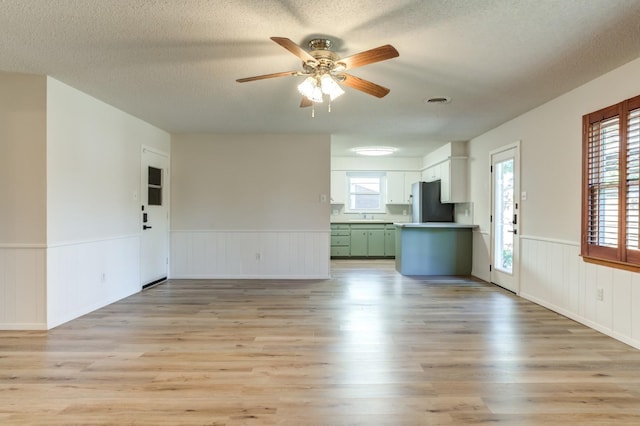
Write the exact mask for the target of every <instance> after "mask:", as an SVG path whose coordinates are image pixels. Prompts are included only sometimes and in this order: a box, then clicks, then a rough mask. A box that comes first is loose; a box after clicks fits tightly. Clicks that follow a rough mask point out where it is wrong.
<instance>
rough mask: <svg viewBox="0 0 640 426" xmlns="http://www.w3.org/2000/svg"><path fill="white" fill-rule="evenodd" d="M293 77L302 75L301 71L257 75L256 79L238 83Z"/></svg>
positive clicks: (238, 80) (240, 79) (247, 78)
mask: <svg viewBox="0 0 640 426" xmlns="http://www.w3.org/2000/svg"><path fill="white" fill-rule="evenodd" d="M291 75H300V72H299V71H285V72H276V73H273V74H264V75H256V76H255V77H245V78H239V79H237V80H236V81H237V82H238V83H246V82H247V81H256V80H264V79H265V78H275V77H288V76H291Z"/></svg>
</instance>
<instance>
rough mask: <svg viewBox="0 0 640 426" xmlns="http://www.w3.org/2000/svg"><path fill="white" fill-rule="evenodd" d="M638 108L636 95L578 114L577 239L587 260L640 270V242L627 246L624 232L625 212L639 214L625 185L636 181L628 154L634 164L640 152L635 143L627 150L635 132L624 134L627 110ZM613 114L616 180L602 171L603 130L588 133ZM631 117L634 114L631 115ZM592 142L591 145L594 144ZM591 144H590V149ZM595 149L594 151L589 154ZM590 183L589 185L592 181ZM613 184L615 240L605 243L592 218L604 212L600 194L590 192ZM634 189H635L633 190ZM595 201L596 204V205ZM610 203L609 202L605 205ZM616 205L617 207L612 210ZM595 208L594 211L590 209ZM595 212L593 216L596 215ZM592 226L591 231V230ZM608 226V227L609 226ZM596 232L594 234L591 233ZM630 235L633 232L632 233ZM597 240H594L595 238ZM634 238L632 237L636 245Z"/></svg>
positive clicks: (626, 128)
mask: <svg viewBox="0 0 640 426" xmlns="http://www.w3.org/2000/svg"><path fill="white" fill-rule="evenodd" d="M639 109H640V95H638V96H635V97H633V98H630V99H627V100H624V101H622V102H620V103H618V104H615V105H611V106H608V107H606V108H602V109H600V110H598V111H594V112H592V113H590V114H586V115H584V116H583V117H582V202H581V209H582V219H581V220H582V223H581V243H580V255H581V256H582V258H583V260H585V261H586V262H590V263H596V264H601V265H605V266H611V267H614V268H620V269H627V270H633V271H640V246H639V247H628V245H629V244H628V241H627V234H628V230H629V229H628V222H630V221H628V213H629V211H630V206H631V211H632V212H633V213H634V215H640V212H639V211H638V205H637V203H638V201H637V195H636V197H634V198H635V199H634V200H631V201H630V199H629V197H628V194H629V187H631V186H635V187H638V185H640V182H639V178H638V176H637V172H635V173H633V175H636V177H634V178H633V179H630V178H629V177H630V174H629V169H628V167H627V166H628V164H629V163H631V161H628V160H629V158H632V161H633V163H634V166H635V167H636V168H637V166H638V162H639V161H640V158H639V157H640V152H638V147H637V146H636V147H635V149H634V150H633V152H629V149H628V148H629V142H630V137H633V138H634V139H633V141H634V142H635V143H636V144H637V142H638V141H637V138H638V135H637V134H636V133H634V134H633V135H631V136H630V135H629V134H628V130H629V118H630V113H631V112H634V111H636V110H639ZM615 118H617V121H618V129H617V141H615V142H616V144H617V153H616V155H617V162H616V164H615V166H616V167H617V180H616V181H611V180H610V179H608V178H607V177H606V176H605V171H603V164H604V163H606V161H605V159H604V158H605V154H601V152H598V151H602V147H603V146H606V145H607V143H609V142H608V141H604V142H603V138H601V137H600V136H602V135H603V134H604V133H603V132H602V131H601V130H598V134H596V136H595V137H593V138H592V137H591V136H592V134H593V132H592V128H593V127H594V126H598V125H599V124H602V123H603V122H606V121H607V120H611V119H615ZM634 119H635V118H634ZM594 144H595V145H594ZM592 146H594V148H593V149H592ZM593 152H595V154H593ZM595 156H597V162H596V161H591V159H592V158H593V157H595ZM594 176H597V182H596V183H593V181H594V179H593V177H594ZM592 183H593V185H592ZM611 188H614V189H615V191H616V192H617V198H616V201H617V203H615V204H614V205H613V206H614V207H615V209H613V210H614V211H615V213H616V214H615V216H613V217H615V220H616V222H615V226H611V228H613V229H612V230H613V231H614V232H615V231H617V234H616V244H615V245H612V244H606V243H604V242H601V241H600V234H602V233H603V230H604V229H605V227H604V226H601V225H600V224H598V223H596V225H593V223H594V222H597V221H598V220H600V219H601V218H602V217H604V214H603V213H601V212H602V205H603V198H600V196H598V197H596V199H595V200H594V198H593V197H592V194H594V193H595V194H599V195H600V194H602V191H603V190H605V189H609V190H610V189H611ZM635 192H636V193H637V191H635ZM596 203H597V205H596ZM609 207H611V205H609ZM616 209H617V211H616ZM594 212H595V213H594ZM596 216H597V217H596ZM638 219H639V218H638V217H635V219H634V221H633V222H631V223H632V225H633V224H634V223H635V224H637V223H638ZM594 228H595V231H594ZM611 228H610V229H611ZM633 231H635V233H637V231H638V230H637V225H635V227H634V229H633ZM595 233H597V234H598V236H597V237H594V236H593V235H594V234H595ZM632 235H633V234H632ZM594 239H595V240H598V241H595V242H594ZM637 244H638V242H637V241H636V245H637Z"/></svg>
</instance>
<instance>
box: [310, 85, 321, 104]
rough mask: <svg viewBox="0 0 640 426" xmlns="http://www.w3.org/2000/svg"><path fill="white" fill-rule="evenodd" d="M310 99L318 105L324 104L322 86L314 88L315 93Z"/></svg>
mask: <svg viewBox="0 0 640 426" xmlns="http://www.w3.org/2000/svg"><path fill="white" fill-rule="evenodd" d="M309 99H310V100H311V101H312V102H315V103H317V104H320V103H322V89H321V88H320V86H316V87H314V88H313V93H312V94H311V97H310V98H309Z"/></svg>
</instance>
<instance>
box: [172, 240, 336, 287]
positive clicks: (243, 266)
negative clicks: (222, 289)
mask: <svg viewBox="0 0 640 426" xmlns="http://www.w3.org/2000/svg"><path fill="white" fill-rule="evenodd" d="M329 241H330V233H329V231H326V232H325V231H171V256H170V258H171V265H170V277H171V278H267V279H268V278H283V279H324V278H329V275H330V260H329V256H330V246H329Z"/></svg>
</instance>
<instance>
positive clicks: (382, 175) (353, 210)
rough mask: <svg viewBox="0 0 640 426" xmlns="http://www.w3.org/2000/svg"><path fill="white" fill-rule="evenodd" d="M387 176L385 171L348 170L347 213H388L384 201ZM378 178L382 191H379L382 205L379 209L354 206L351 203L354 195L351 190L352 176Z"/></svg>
mask: <svg viewBox="0 0 640 426" xmlns="http://www.w3.org/2000/svg"><path fill="white" fill-rule="evenodd" d="M386 176H387V174H386V173H385V172H373V171H367V172H347V179H346V181H347V182H346V200H345V212H346V213H386V205H385V203H384V201H385V194H386V186H387V185H386ZM354 177H355V178H378V179H379V184H380V191H379V192H378V196H379V197H380V204H379V205H380V207H379V208H378V209H372V208H363V209H358V208H354V207H352V205H351V196H352V192H351V178H354Z"/></svg>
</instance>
